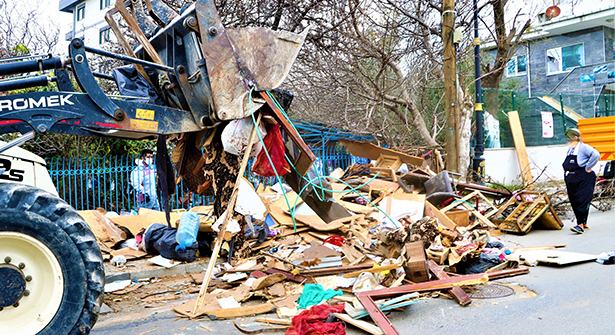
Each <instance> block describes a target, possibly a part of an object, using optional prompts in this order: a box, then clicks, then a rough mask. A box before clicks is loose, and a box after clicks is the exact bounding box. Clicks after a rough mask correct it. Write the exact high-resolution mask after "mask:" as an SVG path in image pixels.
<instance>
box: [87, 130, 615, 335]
mask: <svg viewBox="0 0 615 335" xmlns="http://www.w3.org/2000/svg"><path fill="white" fill-rule="evenodd" d="M250 126H252V124H251V123H250ZM242 127H243V126H242ZM250 129H251V128H250ZM272 129H273V128H270V129H269V134H273V135H272V136H277V135H275V134H276V131H275V130H272ZM347 144H348V145H350V146H352V147H353V149H352V150H358V152H357V153H359V152H362V153H363V154H364V155H365V156H366V157H368V158H371V159H373V160H374V162H373V164H371V165H370V164H367V165H353V166H350V167H349V168H348V169H346V170H341V169H336V170H334V171H333V172H332V173H331V176H330V177H326V178H321V180H322V181H318V179H315V181H313V184H312V185H310V188H312V190H311V191H310V192H311V195H310V196H308V197H304V195H302V196H300V195H299V194H297V192H295V191H293V190H292V188H291V187H289V186H288V185H286V184H285V183H282V184H280V183H277V184H275V185H274V186H265V185H259V186H258V187H257V188H254V187H253V186H252V184H251V183H250V182H249V181H248V180H247V179H246V178H240V179H238V183H237V185H236V187H235V195H236V198H235V200H234V201H232V202H230V203H229V206H228V208H227V209H226V211H225V212H224V213H223V214H222V215H220V217H216V216H214V215H213V210H212V207H211V206H210V207H199V208H194V209H191V211H190V212H185V213H183V214H181V215H180V214H176V213H173V214H172V218H171V225H172V227H169V226H168V225H166V224H161V223H160V222H162V223H164V222H166V219H165V217H164V213H163V212H158V211H152V210H143V211H139V214H138V215H132V216H131V215H122V216H116V215H114V214H110V215H107V216H105V215H104V213H98V212H96V211H89V212H85V213H84V218H86V221H88V223H90V224H91V225H92V226H93V227H94V228H93V230H94V231H95V234H96V236H97V238H98V242H99V245H101V249H103V252H105V253H106V254H108V255H110V256H112V257H113V258H112V259H111V264H113V265H116V266H124V267H125V266H129V265H130V262H131V260H132V259H136V258H138V257H147V258H148V262H150V263H153V264H157V265H159V266H164V267H173V266H176V265H177V264H179V263H181V262H192V261H193V260H194V259H196V257H197V253H203V252H207V253H209V252H210V250H212V249H213V250H214V252H216V253H217V251H220V253H219V255H220V257H226V259H225V262H224V263H218V264H217V265H216V264H215V263H212V262H214V260H215V258H211V260H210V264H209V266H208V269H209V268H211V269H210V271H204V272H203V273H200V274H192V275H191V276H192V278H193V279H194V281H191V282H190V285H192V287H191V288H188V289H186V288H182V289H178V288H172V289H168V290H167V291H160V293H159V295H155V296H143V297H141V300H140V301H141V302H142V303H147V304H154V303H162V302H164V301H167V300H173V299H177V298H178V297H179V295H181V294H183V293H182V292H192V293H199V296H198V298H197V300H196V301H188V302H185V303H183V304H181V305H179V306H176V307H175V308H174V310H175V311H176V312H177V313H178V314H179V315H181V316H182V317H190V318H197V317H200V316H207V317H209V318H210V319H212V320H216V319H232V318H238V317H244V316H251V315H258V314H263V313H268V312H272V311H275V312H276V313H277V314H278V317H280V318H281V319H260V320H265V321H263V322H265V323H271V324H279V325H283V326H290V328H288V329H287V330H286V333H287V334H304V333H306V332H309V331H318V332H320V333H322V334H343V333H344V330H343V326H341V323H340V322H338V321H335V320H343V321H344V322H345V323H346V324H350V325H353V326H355V327H358V328H360V329H362V330H364V331H366V332H368V333H370V334H399V333H398V332H397V331H396V330H395V328H394V326H393V325H392V324H390V322H389V321H388V320H387V319H386V317H385V316H384V315H382V314H379V313H375V311H377V310H380V311H390V310H399V309H403V308H406V307H408V306H411V305H412V304H414V303H416V302H417V301H418V297H419V293H418V292H423V291H429V292H431V291H437V290H440V291H444V292H443V293H440V295H441V296H448V297H452V298H454V299H455V300H456V301H457V302H458V303H459V304H461V305H462V306H466V305H468V304H470V303H471V302H472V297H471V296H470V295H468V293H466V291H464V290H463V289H461V287H459V286H464V288H465V289H468V288H470V287H472V286H473V285H479V284H483V283H486V282H488V281H490V280H493V279H497V278H502V277H506V276H512V275H519V274H526V273H528V272H529V270H528V268H527V267H525V266H523V265H529V266H536V265H539V264H541V263H551V264H558V265H567V264H574V263H578V262H584V261H590V260H596V261H597V262H599V263H601V264H613V263H614V261H615V252H613V251H611V252H608V253H603V254H601V255H599V256H598V257H596V256H594V255H587V254H579V253H571V252H565V251H561V250H555V248H561V247H563V246H565V245H553V246H539V247H528V248H518V247H508V246H506V245H505V244H504V243H502V242H501V241H500V240H498V239H497V236H498V235H501V234H503V233H505V232H511V233H519V234H527V233H529V232H530V229H531V227H532V226H537V225H541V226H542V227H545V228H548V229H561V224H560V223H561V221H560V219H559V217H558V214H557V212H556V211H555V210H554V209H553V207H554V206H553V205H552V203H551V202H550V196H549V195H547V194H546V193H544V192H539V191H532V192H529V191H522V192H519V193H516V194H510V193H505V192H501V191H498V190H493V189H490V188H488V187H485V186H480V185H473V184H466V183H460V182H454V181H453V180H452V179H453V178H449V173H448V172H447V171H443V172H440V174H436V173H434V172H433V171H431V170H430V169H429V167H424V166H421V165H418V166H417V165H415V164H422V162H423V158H420V157H415V156H411V155H407V154H403V153H399V152H396V151H394V150H390V149H386V150H385V149H383V148H379V147H376V146H373V145H364V144H361V143H358V142H357V143H355V142H349V143H347ZM265 147H266V148H267V149H270V146H269V145H267V144H266V145H265ZM261 155H262V153H261ZM278 158H279V157H278ZM259 159H261V163H259V164H263V161H264V159H263V158H262V157H260V156H259ZM274 165H275V166H276V169H277V168H278V164H277V163H276V162H275V161H274ZM258 169H260V171H261V172H263V173H265V174H267V173H269V172H271V171H268V169H270V165H266V164H263V165H262V166H260V167H259V168H258ZM310 173H312V172H310ZM427 182H429V183H427ZM319 187H322V188H324V190H323V189H320V188H319ZM459 190H461V191H459ZM323 191H324V193H328V194H329V195H330V200H327V201H330V203H335V204H336V205H335V206H339V207H336V208H337V209H335V210H333V211H331V210H330V209H323V208H317V207H316V206H317V205H316V204H318V203H319V202H318V201H316V200H314V199H312V198H310V197H311V196H313V195H314V194H316V197H317V198H318V197H322V194H324V193H323ZM319 193H320V194H319ZM507 194H508V195H507ZM507 197H508V198H507ZM323 199H325V198H323ZM494 200H497V201H498V202H496V201H494ZM495 203H500V204H501V205H499V206H496V205H494V204H495ZM197 213H206V215H198V214H197ZM227 216H228V217H227ZM109 217H110V218H109ZM110 225H111V226H110ZM122 227H124V228H126V229H123V228H122ZM126 230H127V231H128V232H130V233H131V234H133V235H134V236H136V237H134V236H130V234H128V233H126ZM215 232H218V234H219V236H218V239H219V242H218V241H216V244H217V245H218V247H219V249H216V245H214V243H211V242H212V240H211V238H210V239H209V240H207V241H205V240H203V239H202V236H203V234H210V235H209V236H211V234H212V233H213V234H215ZM218 243H219V244H218ZM136 245H138V246H139V249H140V250H135V249H134V248H135V247H136ZM154 255H157V256H155V257H152V256H154ZM206 276H209V278H205V277H206ZM206 279H207V280H206ZM154 282H155V280H152V281H149V283H145V282H136V283H131V282H130V281H124V282H114V283H110V284H108V285H106V286H105V292H135V291H136V290H137V289H139V288H140V287H142V285H146V284H147V285H151V284H152V283H154ZM139 285H141V286H139ZM194 285H201V287H200V288H198V287H194ZM485 287H487V286H485ZM477 290H479V288H477V289H476V290H474V291H472V292H478V291H477ZM470 291H471V290H469V291H468V292H470ZM165 292H166V293H165ZM479 295H480V294H478V293H476V294H475V295H474V296H475V297H478V296H479ZM483 295H484V294H483ZM248 300H260V302H259V303H258V304H252V303H246V304H244V302H246V301H248ZM340 301H341V302H343V303H341V304H339V303H338V302H340ZM304 309H305V310H304ZM331 313H335V314H331ZM368 315H370V316H371V317H372V320H374V322H375V324H374V323H371V322H368V321H363V320H359V319H360V318H365V317H366V316H368ZM290 318H292V321H291V320H290ZM236 327H237V328H238V329H243V328H241V327H244V326H243V325H241V326H240V325H236ZM203 328H204V329H208V328H206V327H204V326H203ZM208 330H209V329H208Z"/></svg>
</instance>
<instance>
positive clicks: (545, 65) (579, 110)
mask: <svg viewBox="0 0 615 335" xmlns="http://www.w3.org/2000/svg"><path fill="white" fill-rule="evenodd" d="M614 21H615V5H612V4H611V5H609V6H607V7H606V8H602V9H596V10H593V11H590V12H587V13H584V14H578V15H568V16H563V15H562V16H560V17H555V18H551V19H549V18H548V17H546V16H545V15H544V14H540V15H539V16H538V18H537V22H536V24H533V25H532V31H530V32H529V33H526V35H525V36H524V38H523V43H522V44H521V45H520V46H519V47H518V48H517V50H515V53H514V56H513V57H512V58H511V59H510V61H509V62H508V65H507V67H506V69H505V72H504V76H503V78H502V83H501V85H500V88H501V89H502V90H501V92H500V96H502V97H505V98H504V100H505V99H508V100H512V99H515V102H514V103H505V104H503V105H505V106H507V107H508V108H509V109H512V107H511V106H515V109H517V110H518V111H519V113H520V115H521V116H522V119H521V120H522V126H523V133H524V135H525V139H526V143H527V144H528V145H550V144H560V143H564V142H565V138H564V136H563V132H564V130H565V127H569V126H575V125H576V121H578V120H579V119H580V118H593V117H599V116H606V115H615V23H614ZM495 52H496V50H495V49H494V48H493V47H489V46H487V47H486V48H485V52H484V57H485V58H486V59H485V60H490V58H491V59H492V58H493V57H495ZM507 90H509V91H507ZM506 92H511V93H506ZM513 95H514V98H513V97H512V96H513ZM562 107H563V109H564V116H562V113H561V110H562ZM502 111H504V112H505V111H506V110H502ZM543 112H550V113H551V114H552V118H553V119H552V126H553V128H554V129H553V133H554V134H553V136H546V137H545V135H544V134H543V131H544V128H543V122H545V121H544V114H545V113H543ZM500 114H501V115H500ZM504 115H505V114H503V113H499V112H498V119H499V121H500V134H501V138H500V140H501V144H502V146H512V145H513V144H512V136H510V130H509V127H508V126H507V124H506V123H507V122H503V121H504V120H503V119H505V118H504V117H503V116H504Z"/></svg>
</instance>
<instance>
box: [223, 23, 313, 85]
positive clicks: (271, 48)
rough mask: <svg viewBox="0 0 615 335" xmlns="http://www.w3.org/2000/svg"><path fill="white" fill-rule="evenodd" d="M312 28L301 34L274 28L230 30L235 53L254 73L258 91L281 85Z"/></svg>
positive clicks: (229, 33) (228, 32)
mask: <svg viewBox="0 0 615 335" xmlns="http://www.w3.org/2000/svg"><path fill="white" fill-rule="evenodd" d="M308 31H309V29H306V30H304V31H303V32H302V33H301V34H295V33H291V32H288V31H281V30H278V31H273V30H271V29H267V28H263V27H257V28H240V29H227V34H228V38H229V40H230V41H231V45H232V46H233V48H234V49H235V52H236V54H237V55H238V56H239V57H240V58H241V59H242V60H243V61H244V63H245V64H246V67H247V68H248V69H250V72H252V74H253V76H254V79H255V80H256V83H257V88H258V90H259V91H265V90H272V89H274V88H277V87H278V86H280V84H282V82H283V81H284V79H286V76H288V73H289V72H290V68H291V67H292V65H293V63H294V62H295V59H296V58H297V55H298V54H299V50H300V49H301V46H302V45H303V42H304V41H305V37H306V35H307V33H308Z"/></svg>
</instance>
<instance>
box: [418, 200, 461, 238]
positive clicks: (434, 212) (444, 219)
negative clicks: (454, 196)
mask: <svg viewBox="0 0 615 335" xmlns="http://www.w3.org/2000/svg"><path fill="white" fill-rule="evenodd" d="M425 207H426V211H425V212H427V213H429V211H431V215H430V216H434V217H436V218H438V220H439V221H440V223H441V224H442V225H443V226H444V227H446V228H448V229H450V230H453V231H454V230H456V228H457V225H456V224H455V222H453V220H451V219H450V218H449V217H448V216H446V214H444V213H442V212H440V210H439V209H438V208H436V206H434V205H432V204H431V202H429V201H425Z"/></svg>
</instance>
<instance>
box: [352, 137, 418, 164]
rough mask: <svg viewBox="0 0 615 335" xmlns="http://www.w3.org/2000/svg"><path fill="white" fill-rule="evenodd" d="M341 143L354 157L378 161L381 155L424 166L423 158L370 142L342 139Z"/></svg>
mask: <svg viewBox="0 0 615 335" xmlns="http://www.w3.org/2000/svg"><path fill="white" fill-rule="evenodd" d="M340 143H341V144H342V145H343V146H345V147H346V148H348V151H350V153H351V154H352V155H354V156H357V157H365V158H369V159H371V160H374V161H375V160H377V159H378V158H379V157H380V154H384V155H389V156H398V157H399V159H400V160H401V161H402V162H403V163H406V164H411V165H416V166H422V165H423V162H424V161H425V160H424V159H423V158H421V157H416V156H412V155H408V154H405V153H403V152H399V151H395V150H391V149H387V148H382V147H379V146H377V145H375V144H372V143H369V142H361V141H355V140H347V139H340Z"/></svg>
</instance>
